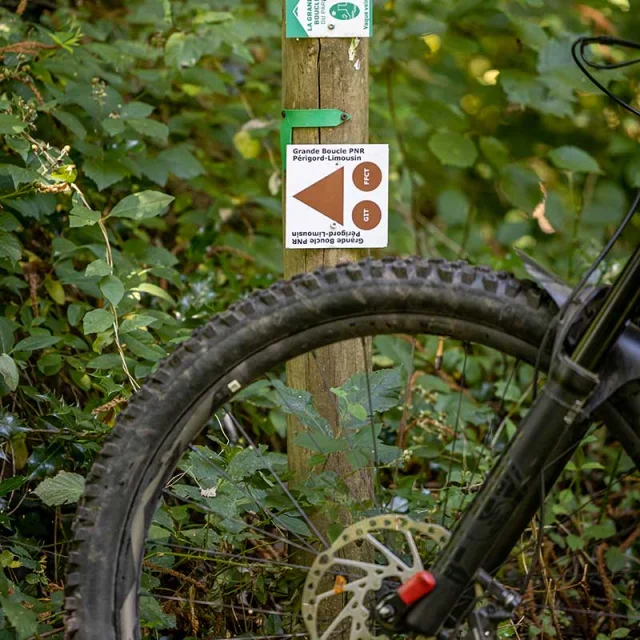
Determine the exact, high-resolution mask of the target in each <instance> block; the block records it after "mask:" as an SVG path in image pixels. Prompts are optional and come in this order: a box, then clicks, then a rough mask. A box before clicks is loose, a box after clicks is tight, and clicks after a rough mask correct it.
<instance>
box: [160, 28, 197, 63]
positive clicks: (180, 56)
mask: <svg viewBox="0 0 640 640" xmlns="http://www.w3.org/2000/svg"><path fill="white" fill-rule="evenodd" d="M203 45H204V43H203V42H202V40H201V39H200V38H198V36H195V35H185V34H184V33H172V34H171V35H170V36H169V39H168V40H167V42H166V44H165V46H164V61H165V63H166V64H167V66H168V67H173V68H175V69H184V68H186V67H193V66H195V64H196V63H197V62H198V60H199V59H200V56H202V53H203Z"/></svg>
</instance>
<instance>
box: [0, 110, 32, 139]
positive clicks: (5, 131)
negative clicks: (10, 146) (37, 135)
mask: <svg viewBox="0 0 640 640" xmlns="http://www.w3.org/2000/svg"><path fill="white" fill-rule="evenodd" d="M26 128H27V123H26V122H21V121H20V120H19V119H18V118H16V117H15V116H11V115H9V114H8V113H0V135H16V134H18V133H22V132H23V131H24V130H25V129H26Z"/></svg>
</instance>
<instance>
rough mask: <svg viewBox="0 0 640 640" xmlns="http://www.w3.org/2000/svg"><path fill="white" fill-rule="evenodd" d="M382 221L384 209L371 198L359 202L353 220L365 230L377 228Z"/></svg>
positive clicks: (359, 227)
mask: <svg viewBox="0 0 640 640" xmlns="http://www.w3.org/2000/svg"><path fill="white" fill-rule="evenodd" d="M381 221H382V211H381V210H380V207H379V206H378V205H377V204H376V203H375V202H371V200H364V201H363V202H358V204H357V205H356V206H355V207H354V209H353V222H354V224H355V225H356V227H358V229H362V230H363V231H371V229H375V228H376V227H377V226H378V225H379V224H380V222H381Z"/></svg>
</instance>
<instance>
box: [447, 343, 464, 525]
mask: <svg viewBox="0 0 640 640" xmlns="http://www.w3.org/2000/svg"><path fill="white" fill-rule="evenodd" d="M463 346H464V345H463ZM467 357H468V353H467V348H466V347H464V360H463V362H462V376H461V378H460V391H459V396H458V410H457V411H456V420H455V427H454V430H453V445H452V447H451V466H450V467H449V471H448V472H447V479H446V481H445V484H444V487H443V489H444V507H443V509H442V522H441V524H442V525H443V526H444V523H445V520H446V517H447V507H448V505H449V491H450V488H451V475H452V472H453V465H454V463H455V455H456V444H457V443H458V430H459V428H460V413H461V411H462V399H463V392H464V385H465V375H466V371H467ZM463 437H464V436H463ZM463 459H464V453H463ZM463 462H464V460H463Z"/></svg>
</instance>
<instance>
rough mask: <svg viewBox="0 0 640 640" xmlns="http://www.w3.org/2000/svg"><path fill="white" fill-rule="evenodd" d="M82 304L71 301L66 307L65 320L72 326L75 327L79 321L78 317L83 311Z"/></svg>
mask: <svg viewBox="0 0 640 640" xmlns="http://www.w3.org/2000/svg"><path fill="white" fill-rule="evenodd" d="M84 308H85V307H84V305H83V304H80V303H79V302H72V303H71V304H70V305H69V306H68V307H67V320H68V321H69V324H70V325H71V326H72V327H77V326H78V323H79V322H80V318H81V317H82V314H83V313H84Z"/></svg>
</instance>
